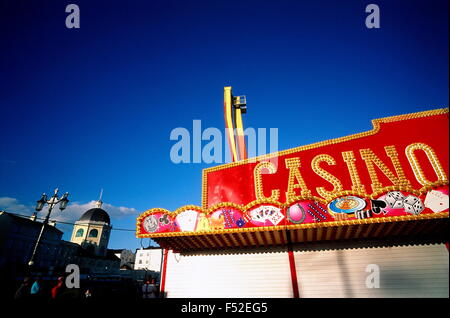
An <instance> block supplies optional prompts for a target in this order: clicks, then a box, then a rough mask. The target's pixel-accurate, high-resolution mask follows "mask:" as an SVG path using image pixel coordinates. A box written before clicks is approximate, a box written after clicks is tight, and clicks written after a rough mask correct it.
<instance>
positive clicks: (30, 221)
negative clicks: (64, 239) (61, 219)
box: [0, 211, 64, 234]
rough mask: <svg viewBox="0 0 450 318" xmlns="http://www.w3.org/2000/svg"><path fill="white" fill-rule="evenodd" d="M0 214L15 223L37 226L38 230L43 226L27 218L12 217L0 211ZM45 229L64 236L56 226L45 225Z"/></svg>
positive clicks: (12, 215)
mask: <svg viewBox="0 0 450 318" xmlns="http://www.w3.org/2000/svg"><path fill="white" fill-rule="evenodd" d="M0 212H1V213H2V215H3V214H5V215H7V216H9V217H10V218H12V219H13V220H14V221H17V222H19V223H28V224H29V225H32V226H39V228H41V227H42V224H43V223H42V222H39V221H33V220H30V219H29V218H26V217H22V216H18V215H14V214H11V213H9V212H6V211H0ZM30 217H31V215H30ZM56 223H58V221H56ZM45 229H46V230H47V229H52V230H53V231H57V232H60V233H61V234H64V232H63V231H61V230H60V229H58V228H56V226H53V225H50V224H47V226H46V227H45Z"/></svg>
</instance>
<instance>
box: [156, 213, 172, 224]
mask: <svg viewBox="0 0 450 318" xmlns="http://www.w3.org/2000/svg"><path fill="white" fill-rule="evenodd" d="M159 223H161V224H163V225H167V224H169V223H170V220H169V216H168V215H167V214H163V216H162V217H160V218H159Z"/></svg>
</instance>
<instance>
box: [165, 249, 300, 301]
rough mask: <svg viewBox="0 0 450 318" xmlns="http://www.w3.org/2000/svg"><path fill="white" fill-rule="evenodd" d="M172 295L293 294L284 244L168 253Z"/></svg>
mask: <svg viewBox="0 0 450 318" xmlns="http://www.w3.org/2000/svg"><path fill="white" fill-rule="evenodd" d="M165 289H166V292H167V294H166V296H167V297H169V298H185V297H188V298H192V297H199V298H208V297H223V298H240V297H292V285H291V276H290V270H289V260H288V255H287V252H286V249H285V248H272V249H258V250H256V249H255V250H250V251H247V252H245V253H244V252H242V251H239V250H233V251H213V252H203V254H199V253H198V254H196V253H183V254H174V253H173V252H172V251H171V252H169V254H168V259H167V275H166V288H165Z"/></svg>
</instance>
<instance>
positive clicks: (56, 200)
mask: <svg viewBox="0 0 450 318" xmlns="http://www.w3.org/2000/svg"><path fill="white" fill-rule="evenodd" d="M58 191H59V190H58V188H56V189H55V193H54V194H53V195H52V197H51V198H50V199H49V200H47V195H46V194H45V193H43V194H42V197H41V199H40V200H39V201H37V204H36V211H41V210H42V208H43V207H44V205H45V204H48V205H49V207H48V213H47V216H46V217H45V220H44V222H43V223H42V228H41V232H40V233H39V236H38V239H37V241H36V244H35V245H34V250H33V254H32V255H31V258H30V261H29V262H28V265H29V266H33V264H34V258H35V256H36V251H37V249H38V247H39V243H40V242H41V238H42V234H43V233H44V229H45V226H46V225H47V224H48V220H49V218H50V214H51V213H52V210H53V207H54V206H55V205H57V204H58V203H59V209H60V210H61V211H62V210H64V209H65V208H66V207H67V203H69V199H67V197H68V196H69V193H68V192H66V193H64V194H63V195H62V196H61V197H60V198H58Z"/></svg>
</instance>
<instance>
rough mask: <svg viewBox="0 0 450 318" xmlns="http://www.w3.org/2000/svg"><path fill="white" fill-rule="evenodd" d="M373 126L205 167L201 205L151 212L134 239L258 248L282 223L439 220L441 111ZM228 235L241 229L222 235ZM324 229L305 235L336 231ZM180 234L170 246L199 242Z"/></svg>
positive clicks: (443, 190) (444, 202) (443, 206)
mask: <svg viewBox="0 0 450 318" xmlns="http://www.w3.org/2000/svg"><path fill="white" fill-rule="evenodd" d="M372 124H373V129H372V130H370V131H367V132H362V133H358V134H355V135H351V136H346V137H341V138H337V139H331V140H327V141H323V142H319V143H316V144H311V145H307V146H301V147H297V148H293V149H289V150H284V151H281V152H278V153H273V154H269V155H265V156H260V157H256V158H250V159H245V160H241V161H237V162H232V163H229V164H225V165H221V166H216V167H212V168H208V169H205V170H204V171H203V183H202V184H203V189H202V206H201V207H199V206H193V205H188V206H185V207H182V208H179V209H178V210H176V211H173V212H170V211H167V210H165V209H160V208H158V209H150V210H148V211H146V212H144V213H143V214H142V215H141V216H139V218H138V220H137V236H138V237H153V238H163V237H165V238H170V237H174V236H180V235H182V236H184V237H188V236H190V235H202V244H203V241H205V242H207V243H205V246H210V247H212V246H219V245H224V246H235V245H237V244H238V243H239V245H242V244H245V245H258V242H261V244H265V243H267V241H268V240H269V241H273V242H278V243H283V242H284V241H285V240H286V239H290V237H287V236H286V233H285V232H284V231H286V230H294V229H306V228H323V227H329V226H333V227H338V226H340V225H342V226H343V225H345V226H352V225H355V224H369V223H374V222H377V223H383V222H393V221H408V220H421V219H436V218H448V206H449V203H448V169H449V147H448V144H449V122H448V109H447V108H445V109H437V110H431V111H425V112H419V113H413V114H407V115H399V116H393V117H387V118H381V119H375V120H373V121H372ZM399 231H400V230H399ZM258 232H259V234H258ZM261 232H270V235H269V234H268V235H262V234H261ZM376 232H377V233H378V232H380V233H381V228H380V230H379V231H376ZM230 233H249V234H248V235H245V236H242V237H239V238H240V240H237V238H236V237H235V236H233V235H228V236H227V235H225V236H224V235H221V234H230ZM327 233H328V232H326V233H325V232H324V233H322V231H318V232H317V233H316V232H314V237H317V238H319V236H320V237H322V236H321V235H323V236H324V238H325V237H327V238H328V239H330V237H335V236H333V235H334V234H333V233H331V231H330V232H329V233H328V234H329V235H328V234H327ZM209 234H211V235H210V236H209ZM300 234H302V233H300ZM302 235H303V234H302ZM327 235H328V236H327ZM351 235H352V233H351V231H348V234H347V236H348V237H351ZM169 241H170V240H169ZM186 241H189V238H186V240H185V241H183V242H181V241H180V242H178V243H179V245H178V247H179V248H182V247H183V244H185V246H188V247H196V246H197V245H200V244H199V241H195V240H192V241H190V242H191V243H192V244H188V243H186ZM298 241H301V239H300V238H299V239H298ZM163 243H164V242H163ZM166 243H167V242H166ZM241 243H242V244H241ZM169 245H170V244H169ZM198 247H202V246H198Z"/></svg>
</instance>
